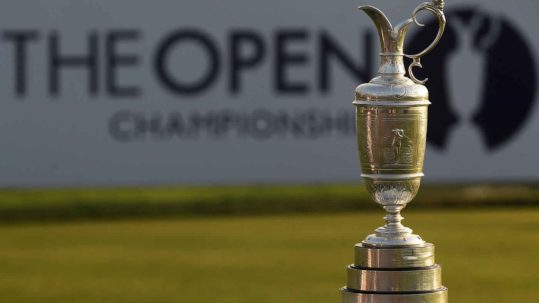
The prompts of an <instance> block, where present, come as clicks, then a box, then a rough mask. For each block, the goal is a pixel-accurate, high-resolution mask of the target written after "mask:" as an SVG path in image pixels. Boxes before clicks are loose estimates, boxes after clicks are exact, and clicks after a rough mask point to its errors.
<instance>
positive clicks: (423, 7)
mask: <svg viewBox="0 0 539 303" xmlns="http://www.w3.org/2000/svg"><path fill="white" fill-rule="evenodd" d="M443 8H444V1H437V0H434V3H430V2H424V3H421V4H420V5H419V6H418V7H416V9H415V10H414V12H413V14H412V20H413V21H414V23H415V24H416V25H417V26H425V24H423V23H421V22H419V20H417V14H418V13H419V12H421V11H429V12H431V13H432V14H434V15H435V16H436V17H437V18H438V34H437V35H436V38H434V41H432V42H431V44H430V45H429V46H428V47H427V48H425V49H424V50H423V51H421V52H419V53H417V54H414V55H407V54H404V56H405V57H406V58H410V59H412V60H413V62H412V63H411V64H410V66H408V74H409V76H410V78H411V79H412V80H413V81H414V82H415V83H418V84H425V83H426V82H427V80H428V78H426V79H424V80H418V79H417V78H416V77H415V75H414V73H413V69H414V67H419V68H422V67H423V66H422V65H421V57H423V56H425V55H426V54H428V53H429V52H431V51H432V50H433V49H434V47H436V45H438V43H439V42H440V40H441V39H442V35H443V34H444V31H445V24H446V20H445V15H444V11H443Z"/></svg>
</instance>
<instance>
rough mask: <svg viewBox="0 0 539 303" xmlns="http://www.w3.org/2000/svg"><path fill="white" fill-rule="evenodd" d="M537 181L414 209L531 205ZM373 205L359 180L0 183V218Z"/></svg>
mask: <svg viewBox="0 0 539 303" xmlns="http://www.w3.org/2000/svg"><path fill="white" fill-rule="evenodd" d="M538 202H539V186H537V185H536V184H529V185H526V184H505V185H504V184H490V185H489V184H485V185H476V184H474V185H464V184H462V185H429V184H426V185H424V186H422V187H421V190H420V192H419V195H418V196H417V198H416V199H415V200H414V201H413V203H412V205H413V207H414V209H420V208H440V207H445V208H454V207H459V208H461V207H483V206H489V207H507V206H509V207H515V206H533V205H537V204H538ZM367 209H378V207H377V206H376V205H375V203H373V202H372V201H371V199H370V198H369V196H368V194H367V192H366V191H365V189H364V186H363V185H362V184H359V183H358V184H349V185H289V186H284V185H283V186H199V187H143V188H136V187H130V188H111V189H92V188H87V189H3V190H0V222H2V223H6V222H14V221H15V222H18V221H31V222H35V221H36V220H41V221H59V220H61V221H65V220H80V219H101V218H137V217H144V218H147V217H171V216H175V217H177V216H183V217H192V216H215V215H219V216H221V215H252V214H276V213H281V214H282V213H305V212H310V213H314V212H336V211H352V210H367Z"/></svg>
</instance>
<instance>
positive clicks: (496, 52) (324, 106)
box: [0, 0, 539, 187]
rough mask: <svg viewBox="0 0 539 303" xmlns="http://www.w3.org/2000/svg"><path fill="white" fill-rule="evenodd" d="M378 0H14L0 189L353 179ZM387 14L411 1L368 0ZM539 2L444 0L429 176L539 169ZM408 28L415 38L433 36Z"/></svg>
mask: <svg viewBox="0 0 539 303" xmlns="http://www.w3.org/2000/svg"><path fill="white" fill-rule="evenodd" d="M366 3H369V2H367V1H361V3H359V2H358V1H322V0H310V1H287V0H273V1H248V0H228V1H210V0H185V1H168V0H167V1H165V0H156V1H142V0H129V1H127V0H124V1H120V0H109V1H97V0H94V1H90V0H78V1H72V0H47V1H37V0H34V1H30V0H23V1H21V0H5V1H3V2H2V9H0V186H2V187H12V186H99V185H106V186H117V185H139V184H141V185H142V184H243V183H287V182H295V183H306V182H341V181H343V182H350V181H357V180H359V164H358V157H357V151H356V146H355V137H354V121H353V119H354V108H353V106H352V103H351V102H352V99H353V91H354V88H355V86H357V85H358V84H359V83H360V82H364V81H367V80H368V79H370V77H371V76H372V75H373V74H374V73H375V72H376V68H377V65H378V58H377V54H378V51H379V43H378V37H377V35H376V33H375V31H374V26H373V24H372V23H371V21H370V20H369V18H368V17H367V16H366V15H364V14H362V13H361V12H360V11H358V10H357V9H356V6H357V5H358V4H366ZM370 4H374V5H376V6H379V7H380V8H381V9H383V10H384V11H386V12H387V13H388V15H389V16H390V18H391V19H392V20H393V22H394V23H397V22H400V21H402V20H404V19H405V18H409V17H410V14H411V11H412V10H413V8H414V7H415V6H416V5H418V4H419V2H418V1H398V2H395V1H371V2H370ZM538 13H539V3H538V2H535V1H492V0H481V1H449V3H448V4H447V16H448V24H449V25H448V29H447V33H446V35H445V37H444V40H443V42H442V43H441V44H440V46H439V47H438V49H437V50H436V51H435V52H434V53H432V54H430V55H429V56H431V57H430V58H429V57H427V58H425V59H424V62H423V63H424V65H425V68H424V69H423V71H425V73H426V74H427V75H428V77H429V78H430V80H429V82H428V83H427V86H428V87H429V89H430V90H431V102H432V103H433V105H432V107H431V110H430V124H429V148H428V151H427V159H426V167H425V173H426V176H427V178H426V180H430V181H463V180H470V181H473V180H476V181H479V180H492V181H495V180H514V181H517V180H518V181H530V180H531V181H533V180H538V179H539V164H538V160H539V157H538V155H539V143H538V142H539V140H538V139H539V114H538V112H537V111H538V107H537V106H534V103H536V102H537V99H538V97H537V93H536V89H537V88H536V85H537V83H538V76H537V71H538V70H537V66H538V62H537V60H538V59H539V35H537V31H538V29H539V21H538V19H537V17H536V16H537V14H538ZM427 28H428V29H426V30H425V31H422V32H420V31H412V32H411V33H410V35H409V38H408V39H409V41H415V42H413V43H414V44H413V46H416V45H419V44H421V43H424V44H423V45H422V46H425V45H426V44H427V43H428V39H430V38H432V37H430V36H429V35H428V33H427V32H428V30H429V28H432V30H436V29H435V27H434V26H427Z"/></svg>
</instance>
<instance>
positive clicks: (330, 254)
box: [0, 208, 539, 303]
mask: <svg viewBox="0 0 539 303" xmlns="http://www.w3.org/2000/svg"><path fill="white" fill-rule="evenodd" d="M404 215H405V216H406V217H407V220H406V222H407V223H409V224H410V225H411V226H412V227H414V229H415V230H416V232H418V233H419V234H421V235H422V236H423V237H424V238H425V239H427V240H429V241H430V242H433V243H435V244H436V249H437V261H438V263H440V264H442V265H443V267H444V284H445V285H446V286H448V287H449V288H450V302H454V303H456V302H458V303H492V302H496V303H514V302H539V290H538V287H537V285H538V284H539V275H538V273H539V262H537V259H536V257H537V252H538V251H539V238H538V233H539V210H538V209H535V208H528V209H524V210H516V209H508V208H506V209H496V210H479V209H460V210H443V211H441V210H437V211H419V212H417V211H407V212H405V213H404ZM381 216H382V212H381V211H380V212H376V213H374V212H368V213H361V212H355V213H349V214H311V215H292V214H289V215H281V216H256V217H247V216H244V217H219V218H218V217H213V218H191V219H188V218H183V219H181V218H180V219H166V220H156V219H154V220H123V221H101V222H71V223H46V224H39V223H34V224H11V225H2V226H0V298H1V299H0V301H1V302H9V303H30V302H31V303H35V302H39V303H48V302H54V303H64V302H66V303H68V302H69V303H71V302H76V303H89V302H92V303H124V302H133V303H134V302H146V303H161V302H182V303H183V302H185V303H199V302H200V303H202V302H204V303H207V302H218V303H252V302H257V303H270V302H272V303H281V302H282V303H291V302H294V303H296V302H303V303H307V302H309V303H318V302H320V303H328V302H334V303H335V302H339V295H338V289H339V288H340V287H341V286H343V285H344V282H345V265H347V264H349V263H351V262H352V260H353V250H352V247H353V244H354V243H356V242H358V241H360V240H361V239H362V238H363V237H364V236H365V235H366V234H367V233H368V232H369V231H371V230H372V229H373V228H375V227H376V226H378V225H380V224H381V223H382V220H381V218H380V217H381ZM450 226H451V227H450Z"/></svg>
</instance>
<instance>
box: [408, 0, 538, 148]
mask: <svg viewBox="0 0 539 303" xmlns="http://www.w3.org/2000/svg"><path fill="white" fill-rule="evenodd" d="M446 16H447V19H448V20H450V22H448V27H447V28H446V32H445V35H444V38H443V39H442V41H441V42H440V46H439V47H437V48H436V49H435V50H434V51H433V52H432V53H431V54H429V56H427V57H425V60H424V61H425V62H424V63H423V66H424V68H423V69H417V73H418V74H419V75H418V78H421V77H422V76H423V75H422V73H424V74H425V75H429V76H430V77H429V78H430V79H431V80H429V88H431V87H432V89H430V92H431V100H433V101H432V105H431V107H430V109H429V116H430V117H431V119H429V126H428V127H429V131H428V136H427V140H428V142H429V144H430V145H431V146H433V147H435V148H438V149H439V150H448V149H450V150H453V149H456V150H457V151H458V152H460V151H463V150H464V149H466V152H467V153H470V152H476V153H478V154H481V155H484V154H485V153H486V152H492V151H495V150H497V149H499V148H500V147H502V146H504V145H506V144H507V143H509V142H510V141H511V139H512V138H513V137H514V136H515V135H517V134H518V132H519V131H520V130H522V127H523V126H524V125H525V122H526V120H527V118H528V117H529V115H530V113H531V112H532V110H531V109H532V107H533V103H534V101H535V94H536V88H535V84H536V82H537V75H536V68H535V60H534V56H533V53H532V51H531V49H530V47H529V46H528V43H527V41H526V39H525V38H524V36H523V34H521V33H520V32H519V31H518V30H517V27H516V26H514V25H513V24H512V23H511V22H510V21H509V20H508V19H506V18H505V17H503V16H495V15H493V14H487V13H485V12H484V11H482V10H479V9H477V8H476V7H463V8H459V9H454V10H450V11H449V12H447V13H446ZM436 28H437V27H436V24H434V23H431V24H427V25H426V26H425V27H424V28H423V29H421V30H419V31H418V32H417V33H416V34H415V35H414V36H413V37H412V39H410V41H409V44H410V45H409V48H410V52H412V51H415V50H419V49H420V48H422V46H424V45H425V44H426V43H428V42H429V41H430V40H431V39H432V36H433V35H434V34H435V31H436ZM414 47H416V48H417V49H414ZM464 147H466V148H464ZM474 150H475V151H474Z"/></svg>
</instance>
